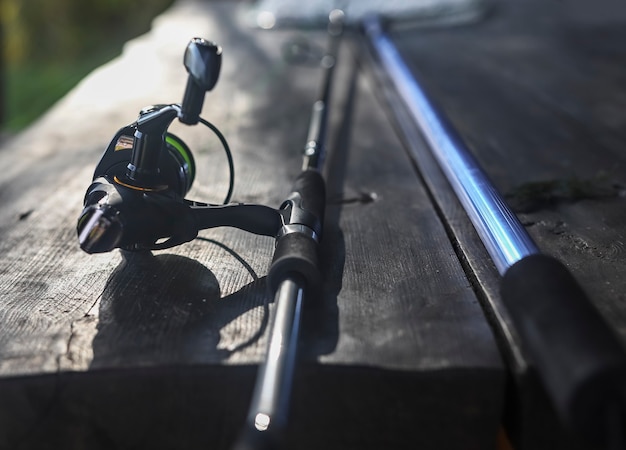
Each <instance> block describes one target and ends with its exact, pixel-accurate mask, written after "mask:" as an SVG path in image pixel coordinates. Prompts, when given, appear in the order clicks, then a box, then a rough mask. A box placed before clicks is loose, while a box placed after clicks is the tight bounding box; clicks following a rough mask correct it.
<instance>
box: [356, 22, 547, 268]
mask: <svg viewBox="0 0 626 450" xmlns="http://www.w3.org/2000/svg"><path fill="white" fill-rule="evenodd" d="M364 25H365V32H366V34H367V36H368V37H369V39H370V42H371V44H372V46H373V47H374V49H375V50H376V52H377V54H378V56H379V57H380V59H381V63H382V65H383V66H384V67H385V69H386V71H387V74H388V75H389V77H390V78H391V79H392V81H393V82H394V84H395V86H396V88H397V89H398V92H399V94H400V95H401V96H402V97H403V98H404V99H405V102H406V106H407V108H408V109H409V112H410V114H411V115H412V117H413V119H414V120H415V122H416V123H418V124H419V126H420V129H421V131H422V133H423V135H424V137H425V139H426V141H427V142H428V144H429V145H430V148H431V150H432V153H433V155H434V156H435V158H436V159H437V162H438V163H439V165H440V167H441V169H442V170H443V172H444V174H445V175H446V177H447V179H448V181H449V182H450V184H451V185H452V188H453V189H454V192H455V193H456V195H457V196H458V198H459V200H460V201H461V204H462V205H463V207H464V208H465V211H466V212H467V214H468V216H469V218H470V220H471V221H472V223H473V224H474V227H475V228H476V230H477V232H478V234H479V236H480V238H481V240H482V241H483V243H484V245H485V247H486V248H487V251H488V252H489V255H490V256H491V258H492V259H493V261H494V263H495V265H496V267H497V269H498V271H499V272H500V274H501V275H503V274H504V273H505V272H506V270H507V269H508V268H509V267H511V266H512V265H513V264H515V263H516V262H517V261H520V260H521V259H523V258H524V257H526V256H529V255H533V254H536V253H539V250H538V248H537V246H536V245H535V243H534V242H533V240H532V238H531V237H530V236H529V235H528V233H527V232H526V230H525V229H524V226H523V225H522V224H521V223H520V221H519V220H518V219H517V217H516V216H515V214H514V213H513V211H511V209H510V208H509V207H508V206H507V204H506V203H505V201H504V199H503V198H502V196H501V195H500V194H499V193H498V192H497V191H496V189H495V188H494V187H493V185H492V184H491V183H490V181H489V180H488V178H487V176H486V175H485V174H484V172H483V171H482V170H481V168H480V166H479V165H478V163H477V162H476V160H475V159H474V158H473V156H472V155H471V153H470V152H469V150H468V149H467V147H466V146H465V144H464V143H463V141H462V140H461V138H460V137H459V136H458V135H457V133H456V132H455V131H454V129H453V128H452V127H451V126H450V125H449V124H448V123H447V121H446V120H445V119H444V118H443V115H442V114H440V113H439V112H438V111H437V110H436V108H435V106H434V105H433V104H432V102H431V101H430V100H429V98H428V96H427V94H426V93H425V92H424V90H423V89H422V88H421V86H420V85H419V84H418V83H417V82H416V80H415V77H414V76H413V74H412V73H411V71H410V70H409V68H408V67H407V66H406V64H405V63H404V61H403V60H402V57H401V56H400V54H399V52H398V50H397V49H396V47H395V46H394V45H393V43H392V42H391V40H390V39H389V37H388V36H387V35H386V34H385V33H384V31H383V30H382V27H381V24H380V21H379V20H378V19H377V18H375V17H370V18H368V20H366V21H365V23H364Z"/></svg>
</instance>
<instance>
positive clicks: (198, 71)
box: [178, 38, 222, 125]
mask: <svg viewBox="0 0 626 450" xmlns="http://www.w3.org/2000/svg"><path fill="white" fill-rule="evenodd" d="M183 64H184V65H185V69H187V72H188V73H189V77H188V78H187V86H186V87H185V94H184V95H183V102H182V108H181V112H180V115H179V117H178V119H179V120H180V121H181V122H182V123H185V124H187V125H195V124H197V123H198V121H199V117H200V112H201V111H202V104H203V103H204V94H205V92H208V91H210V90H211V89H213V87H214V86H215V84H216V83H217V79H218V78H219V75H220V68H221V67H222V48H221V47H220V46H219V45H217V44H215V43H214V42H211V41H207V40H205V39H202V38H193V39H192V40H191V41H190V42H189V44H188V45H187V48H186V50H185V56H184V58H183Z"/></svg>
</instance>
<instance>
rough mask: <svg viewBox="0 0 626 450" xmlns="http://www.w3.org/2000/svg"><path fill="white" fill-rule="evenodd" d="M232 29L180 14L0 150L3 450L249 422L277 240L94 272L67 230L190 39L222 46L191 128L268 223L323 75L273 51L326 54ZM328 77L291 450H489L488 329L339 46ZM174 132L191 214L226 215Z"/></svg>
mask: <svg viewBox="0 0 626 450" xmlns="http://www.w3.org/2000/svg"><path fill="white" fill-rule="evenodd" d="M237 11H238V10H237V9H236V6H235V5H231V4H228V3H208V4H205V3H202V2H198V3H196V2H181V3H179V4H177V5H176V6H175V7H174V8H173V9H172V10H170V11H168V12H167V13H166V14H165V15H163V16H161V17H160V18H159V19H158V20H157V21H156V22H155V26H154V29H153V30H152V32H151V33H150V34H148V35H145V36H143V37H141V38H139V39H137V40H134V41H131V42H130V43H129V44H128V45H127V46H126V48H125V52H124V54H123V55H122V56H121V58H120V59H118V60H116V61H113V62H112V63H111V64H109V65H107V66H105V67H103V68H102V69H100V70H99V71H98V72H96V73H94V74H92V75H91V76H90V77H88V78H87V79H86V80H85V81H84V82H83V84H82V85H81V86H79V87H78V88H77V89H76V90H75V91H73V92H72V93H71V94H70V95H69V96H68V97H67V98H66V99H64V100H63V101H62V102H61V103H60V104H59V105H57V107H56V108H55V109H54V110H53V111H52V112H51V113H50V114H49V115H48V116H47V117H45V118H44V119H43V120H42V121H41V122H39V123H38V124H36V125H35V126H34V127H32V128H31V129H29V130H28V131H27V132H25V133H24V134H23V135H21V136H19V137H18V138H17V139H15V140H13V141H11V142H9V143H7V144H5V145H4V147H3V148H2V150H1V151H0V165H1V166H2V167H6V168H7V170H6V171H4V172H3V173H1V174H0V193H1V194H0V195H1V196H2V197H1V198H0V201H1V202H2V205H3V208H2V209H1V210H0V237H1V240H0V249H1V250H2V252H3V255H4V257H3V259H2V262H0V317H1V321H0V405H2V406H0V448H16V447H18V445H19V446H20V447H19V448H58V447H60V446H63V447H65V448H83V447H85V446H88V447H90V448H105V447H106V448H116V447H129V446H148V445H149V446H151V447H154V448H172V447H180V446H184V447H195V446H198V447H199V446H201V445H202V446H212V447H216V448H227V447H228V445H229V443H230V442H231V441H232V438H233V436H234V433H235V432H236V430H237V428H238V426H239V424H241V423H242V420H243V417H244V415H245V408H246V405H247V402H248V401H249V399H250V394H251V389H252V383H253V376H254V367H255V365H256V364H258V363H259V361H261V359H262V357H263V354H264V350H265V349H264V345H265V334H264V332H265V330H266V325H267V320H268V318H269V315H270V314H271V313H272V310H273V305H272V303H271V298H270V297H269V296H268V293H267V290H266V286H265V275H266V272H267V268H268V266H269V261H270V259H271V254H272V251H273V241H272V239H269V238H263V237H257V236H251V235H248V234H246V233H244V232H241V231H238V230H232V229H219V230H207V231H203V232H202V233H201V237H200V239H197V240H195V241H193V242H191V243H188V244H185V245H182V246H180V247H178V248H175V249H171V250H167V251H162V252H154V254H121V253H120V252H112V253H109V254H104V255H95V256H90V255H86V254H83V253H82V252H81V251H80V249H79V248H78V246H77V243H76V237H75V231H74V227H75V221H76V218H77V216H78V214H79V212H80V209H81V200H82V195H83V194H84V189H85V188H86V187H87V185H88V184H89V181H90V176H91V170H92V168H93V167H94V165H95V162H96V160H97V157H98V153H99V152H100V151H101V149H102V148H104V146H105V145H106V144H107V141H108V139H110V137H111V136H112V135H113V133H114V132H115V131H116V129H117V128H118V127H120V126H122V125H125V124H126V123H129V122H131V121H132V120H134V118H135V114H136V111H138V110H139V109H140V108H141V107H143V106H145V105H147V104H151V103H159V102H171V101H177V100H178V99H179V98H180V97H181V95H182V90H183V86H184V81H185V74H184V70H183V68H182V65H181V64H180V63H179V61H180V58H181V53H182V50H183V49H184V46H185V44H186V42H187V40H188V39H189V37H191V36H193V35H202V36H206V37H208V38H211V39H214V40H215V41H217V42H219V43H220V45H222V46H223V48H224V61H223V70H222V73H221V76H220V82H219V83H218V85H217V87H216V88H215V90H214V91H213V92H211V93H209V94H208V96H207V100H206V102H205V109H204V114H203V115H204V116H205V117H207V118H208V119H209V120H211V121H213V122H214V123H215V124H216V125H217V126H218V127H220V128H221V129H222V131H223V132H224V134H225V135H226V136H227V137H228V138H229V140H230V143H231V146H232V147H233V149H234V151H235V165H236V168H237V171H238V179H237V185H236V186H237V187H236V190H235V195H234V199H235V200H237V201H246V202H261V203H265V204H269V205H276V206H277V205H278V204H279V203H280V202H281V200H282V198H283V197H284V196H285V195H286V194H287V193H288V191H289V187H290V182H291V179H292V178H293V176H294V175H295V174H296V173H297V172H298V171H299V166H300V149H301V147H302V146H303V144H304V139H305V137H306V128H307V124H308V119H309V111H310V106H311V104H312V102H313V100H314V99H315V95H316V92H317V87H318V84H319V81H320V80H319V76H320V72H319V70H318V69H317V68H316V64H309V65H299V66H298V65H291V64H288V63H287V62H286V61H285V60H284V59H283V56H282V51H283V49H282V46H283V44H284V43H286V42H287V43H289V42H290V40H292V39H294V38H295V37H297V38H299V39H300V38H305V39H306V40H307V41H308V42H311V43H312V45H314V46H315V45H320V44H323V42H324V36H323V34H320V33H316V32H306V33H298V32H291V31H272V32H263V31H259V30H252V29H248V28H245V27H244V26H242V24H241V23H240V22H239V19H238V17H239V16H238V15H237V14H236V13H237ZM337 75H338V76H337V85H336V94H337V95H336V97H335V101H334V102H333V109H334V110H333V114H332V119H333V129H334V132H333V137H332V139H331V142H330V144H332V145H331V146H330V147H331V148H332V152H331V154H330V155H329V160H330V167H329V170H328V173H327V177H328V181H329V197H330V206H329V211H328V215H327V220H326V229H327V231H326V236H325V240H324V241H323V245H322V247H323V248H322V260H323V262H324V267H325V282H324V285H323V286H321V287H320V291H321V295H319V296H317V297H312V298H308V299H307V301H306V306H305V312H304V323H303V330H302V340H301V345H300V348H301V358H300V359H301V365H300V366H299V369H298V371H297V374H296V380H295V388H294V406H293V420H292V426H293V427H292V429H291V431H290V433H291V434H290V435H289V439H290V442H292V443H294V442H295V441H296V440H297V441H298V448H316V447H319V446H320V445H321V444H322V443H323V444H324V445H325V447H326V448H414V447H415V446H416V445H423V446H425V447H426V448H464V449H467V448H477V449H478V448H481V449H482V448H486V447H489V446H491V445H492V444H493V443H494V442H495V433H496V430H497V427H498V424H499V414H500V402H501V400H502V396H503V370H502V363H501V361H500V356H499V354H498V351H497V348H496V345H495V342H494V339H493V337H492V334H491V330H490V329H489V327H488V325H487V323H486V321H485V320H484V317H483V314H482V311H481V308H480V306H479V304H478V302H477V300H476V297H475V295H474V292H473V288H472V286H471V284H470V283H469V282H468V280H467V278H466V276H465V273H464V271H463V269H462V267H461V265H460V264H459V262H458V260H457V256H456V254H455V252H454V249H453V248H452V246H451V244H450V242H449V239H448V237H447V235H446V232H445V230H444V228H443V226H442V224H441V222H440V221H439V218H438V216H437V215H436V214H435V212H434V211H433V209H432V205H431V202H430V199H429V197H428V195H427V194H426V192H425V190H424V189H423V187H422V186H421V184H420V181H419V179H418V178H417V177H416V175H415V172H414V170H413V168H412V166H411V164H410V161H409V159H408V158H407V156H406V155H405V153H404V150H403V147H402V143H401V142H400V141H399V139H398V138H397V137H396V136H395V133H394V130H393V129H392V128H391V126H390V124H389V122H388V121H387V119H386V118H385V116H384V114H383V112H382V110H381V108H380V104H379V103H378V102H377V101H376V100H375V98H374V96H373V93H372V85H371V81H370V80H368V79H367V78H364V77H363V76H362V74H361V73H360V72H359V71H357V70H355V66H354V61H353V59H352V57H351V55H350V53H349V52H348V51H347V49H346V48H344V49H343V50H342V54H341V56H340V66H339V71H338V74H337ZM111 86H113V87H114V89H113V90H111V91H106V92H105V88H107V87H111ZM70 124H71V125H70ZM173 131H174V132H175V133H177V134H178V135H180V136H181V137H183V139H185V140H186V141H187V142H188V144H189V145H190V147H191V148H192V149H194V150H196V151H195V155H196V157H197V160H198V172H199V173H198V176H199V177H198V182H197V186H196V187H195V188H194V190H193V191H192V193H191V195H190V196H191V197H192V198H198V199H199V200H209V201H219V200H220V198H221V197H222V196H223V193H225V191H226V180H225V173H226V166H225V162H224V160H223V157H222V155H221V154H220V153H219V152H220V150H219V147H218V145H219V144H218V143H217V141H216V140H213V139H211V140H209V139H207V134H204V132H203V131H201V130H196V129H193V130H188V129H186V128H182V127H176V128H175V129H174V130H173ZM225 385H226V386H225ZM364 411H366V412H367V413H364ZM416 421H417V422H419V423H421V424H423V428H421V429H420V430H417V432H416V431H414V430H415V427H414V425H415V422H416ZM68 423H71V424H72V425H71V426H67V425H66V424H68ZM209 442H210V443H211V445H209ZM179 444H180V445H179Z"/></svg>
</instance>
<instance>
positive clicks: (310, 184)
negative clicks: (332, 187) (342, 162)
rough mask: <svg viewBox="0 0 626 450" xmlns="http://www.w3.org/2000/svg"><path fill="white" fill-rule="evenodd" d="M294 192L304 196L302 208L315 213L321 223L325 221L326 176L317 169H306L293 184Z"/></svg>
mask: <svg viewBox="0 0 626 450" xmlns="http://www.w3.org/2000/svg"><path fill="white" fill-rule="evenodd" d="M293 192H298V193H299V194H300V197H301V198H302V205H301V206H302V208H303V209H305V210H306V211H307V212H309V213H311V214H313V215H314V216H315V217H316V218H317V219H318V221H319V223H320V224H323V223H324V210H325V208H326V185H325V183H324V178H323V177H322V175H321V174H320V173H319V172H318V171H316V170H304V171H302V172H301V173H300V175H298V178H296V181H295V182H294V184H293Z"/></svg>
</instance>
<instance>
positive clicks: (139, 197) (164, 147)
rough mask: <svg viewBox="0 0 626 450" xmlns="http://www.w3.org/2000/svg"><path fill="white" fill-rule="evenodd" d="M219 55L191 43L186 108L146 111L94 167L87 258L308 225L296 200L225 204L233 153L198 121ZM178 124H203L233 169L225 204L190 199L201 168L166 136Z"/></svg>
mask: <svg viewBox="0 0 626 450" xmlns="http://www.w3.org/2000/svg"><path fill="white" fill-rule="evenodd" d="M221 55H222V50H221V48H220V47H219V46H217V45H216V44H214V43H212V42H209V41H206V40H204V39H201V38H195V39H192V40H191V41H190V42H189V44H188V45H187V48H186V50H185V54H184V59H183V60H184V66H185V68H186V69H187V72H188V73H189V77H188V80H187V86H186V88H185V93H184V96H183V101H182V103H181V104H169V105H154V106H150V107H147V108H144V109H143V110H141V112H140V113H139V117H138V118H137V120H136V121H135V122H134V123H132V124H130V125H128V126H125V127H123V128H121V129H120V130H119V131H118V132H117V133H116V134H115V136H114V137H113V139H112V140H111V143H110V144H109V145H108V147H107V148H106V150H105V152H104V154H103V156H102V158H101V159H100V162H99V163H98V165H97V167H96V169H95V172H94V176H93V182H92V184H91V185H90V186H89V188H88V189H87V192H86V194H85V199H84V209H83V211H82V213H81V215H80V217H79V219H78V225H77V232H78V240H79V244H80V247H81V248H82V249H83V250H84V251H85V252H87V253H102V252H108V251H110V250H113V249H115V248H121V249H124V250H160V249H165V248H170V247H173V246H175V245H179V244H182V243H184V242H188V241H190V240H192V239H194V238H195V237H196V236H197V234H198V231H199V230H201V229H205V228H212V227H218V226H231V227H236V228H240V229H243V230H246V231H249V232H251V233H255V234H259V235H266V236H273V237H276V236H278V234H279V233H280V231H281V229H283V228H285V227H288V226H289V225H292V224H296V223H303V221H307V220H309V219H308V218H307V216H306V212H303V210H302V211H301V208H300V206H301V205H299V202H298V199H297V198H294V199H291V200H288V201H287V202H285V203H284V204H283V205H282V206H281V208H280V209H279V210H277V209H274V208H270V207H267V206H263V205H251V204H228V202H229V200H230V196H231V194H232V187H233V177H234V171H233V165H232V157H231V155H230V150H229V148H228V144H227V142H226V139H225V138H224V136H223V135H222V134H221V133H220V132H219V130H218V129H217V128H216V127H215V126H213V125H212V124H210V123H209V122H207V121H206V120H204V119H202V118H201V117H200V111H201V110H202V104H203V102H204V96H205V94H206V92H208V91H210V90H211V89H213V87H214V86H215V84H216V83H217V79H218V77H219V71H220V66H221ZM174 119H178V120H179V121H180V122H182V123H184V124H187V125H196V124H197V123H199V122H200V123H202V124H204V125H206V126H207V127H209V128H210V129H211V130H212V131H213V132H215V133H216V134H217V136H218V137H219V138H220V140H221V142H222V144H223V145H224V147H225V150H226V153H227V156H228V159H229V166H230V169H231V183H230V188H229V192H228V195H227V197H226V200H225V202H224V205H209V204H206V203H201V202H195V201H191V200H187V199H185V195H186V194H187V193H188V192H189V190H190V188H191V186H192V183H193V180H194V177H195V171H196V168H195V163H194V158H193V155H192V153H191V151H190V149H189V148H188V147H187V145H185V143H184V142H183V141H182V140H181V139H180V138H178V137H177V136H175V135H174V134H171V133H169V132H168V131H167V129H168V127H169V126H170V124H171V123H172V122H173V121H174ZM298 211H300V212H299V213H298ZM309 225H311V226H313V227H318V226H321V225H316V224H309Z"/></svg>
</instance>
